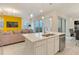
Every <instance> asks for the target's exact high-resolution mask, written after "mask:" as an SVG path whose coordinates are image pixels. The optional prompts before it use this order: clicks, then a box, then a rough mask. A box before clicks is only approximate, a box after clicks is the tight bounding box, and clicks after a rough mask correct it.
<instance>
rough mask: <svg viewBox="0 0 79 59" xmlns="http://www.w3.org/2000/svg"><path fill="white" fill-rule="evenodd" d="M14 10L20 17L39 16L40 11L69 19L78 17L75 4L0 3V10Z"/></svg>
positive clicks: (78, 5) (77, 5)
mask: <svg viewBox="0 0 79 59" xmlns="http://www.w3.org/2000/svg"><path fill="white" fill-rule="evenodd" d="M2 7H4V8H15V9H17V10H19V11H20V12H21V13H19V14H17V15H20V16H24V17H26V16H29V15H30V14H31V13H33V14H34V15H35V16H37V15H40V10H41V9H42V10H43V11H44V12H43V13H47V12H53V11H56V12H57V13H60V14H63V15H65V16H69V17H79V4H77V3H57V4H56V3H52V4H49V3H9V4H8V3H0V8H2Z"/></svg>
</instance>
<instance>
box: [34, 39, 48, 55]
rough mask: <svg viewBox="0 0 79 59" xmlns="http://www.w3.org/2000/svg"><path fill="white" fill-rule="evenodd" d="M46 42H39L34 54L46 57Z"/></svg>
mask: <svg viewBox="0 0 79 59" xmlns="http://www.w3.org/2000/svg"><path fill="white" fill-rule="evenodd" d="M46 42H47V41H46V40H43V41H40V42H38V44H37V45H36V46H37V47H34V53H35V54H36V55H46V54H47V45H46Z"/></svg>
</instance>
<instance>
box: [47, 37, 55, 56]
mask: <svg viewBox="0 0 79 59" xmlns="http://www.w3.org/2000/svg"><path fill="white" fill-rule="evenodd" d="M54 47H55V46H54V38H49V39H48V40H47V51H48V55H51V54H54Z"/></svg>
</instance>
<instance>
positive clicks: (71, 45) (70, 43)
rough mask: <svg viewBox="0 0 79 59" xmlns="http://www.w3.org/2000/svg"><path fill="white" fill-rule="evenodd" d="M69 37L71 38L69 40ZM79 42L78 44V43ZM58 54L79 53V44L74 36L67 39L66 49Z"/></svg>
mask: <svg viewBox="0 0 79 59" xmlns="http://www.w3.org/2000/svg"><path fill="white" fill-rule="evenodd" d="M68 39H69V40H68ZM76 43H77V45H76ZM57 55H79V44H78V41H76V40H75V38H74V37H72V38H67V39H66V47H65V49H64V51H62V52H59V53H57Z"/></svg>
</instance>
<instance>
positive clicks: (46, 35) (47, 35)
mask: <svg viewBox="0 0 79 59" xmlns="http://www.w3.org/2000/svg"><path fill="white" fill-rule="evenodd" d="M53 35H55V34H43V35H42V36H45V37H49V36H53Z"/></svg>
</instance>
